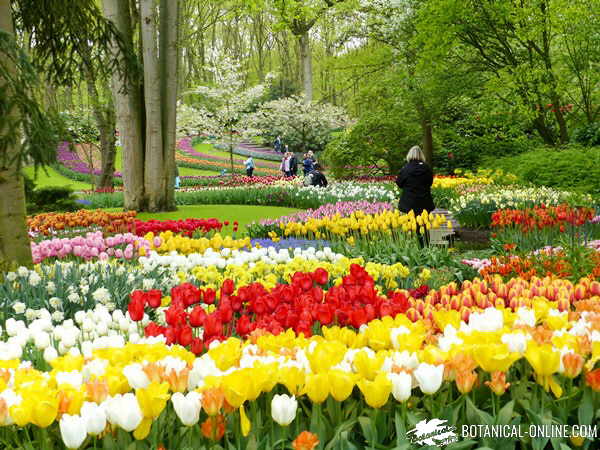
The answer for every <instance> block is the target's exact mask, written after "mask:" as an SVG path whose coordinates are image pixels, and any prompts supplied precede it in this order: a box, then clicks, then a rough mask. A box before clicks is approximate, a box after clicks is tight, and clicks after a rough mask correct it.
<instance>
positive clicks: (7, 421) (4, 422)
mask: <svg viewBox="0 0 600 450" xmlns="http://www.w3.org/2000/svg"><path fill="white" fill-rule="evenodd" d="M0 399H3V400H4V402H5V403H6V411H7V412H9V411H10V407H11V406H13V405H19V404H20V403H21V401H22V398H21V396H20V395H17V394H16V393H15V392H14V391H13V390H12V389H10V388H8V389H5V390H4V391H2V393H0ZM13 423H15V421H14V420H13V418H12V417H11V415H10V413H8V414H6V415H5V416H4V419H1V420H0V426H8V425H12V424H13Z"/></svg>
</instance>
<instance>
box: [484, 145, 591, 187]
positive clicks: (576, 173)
mask: <svg viewBox="0 0 600 450" xmlns="http://www.w3.org/2000/svg"><path fill="white" fill-rule="evenodd" d="M483 166H484V167H489V168H495V169H503V170H506V171H510V172H512V173H514V174H515V175H517V176H518V177H519V178H520V179H521V180H523V181H525V182H529V183H532V184H534V185H537V186H548V187H553V188H557V189H563V190H572V191H576V192H580V193H587V194H592V195H594V196H598V195H600V182H599V181H598V180H600V147H591V148H585V147H581V146H577V145H570V146H568V147H567V148H563V149H557V148H551V147H539V148H537V149H535V150H532V151H528V152H526V153H523V154H521V155H516V156H510V157H504V158H498V159H492V158H489V159H486V160H484V162H483Z"/></svg>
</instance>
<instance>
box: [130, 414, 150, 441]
mask: <svg viewBox="0 0 600 450" xmlns="http://www.w3.org/2000/svg"><path fill="white" fill-rule="evenodd" d="M150 428H152V419H151V418H150V417H144V418H143V419H142V421H141V422H140V424H139V425H138V427H137V428H136V429H135V430H134V432H133V437H134V438H136V439H137V440H138V441H141V440H144V439H146V438H147V437H148V435H149V434H150Z"/></svg>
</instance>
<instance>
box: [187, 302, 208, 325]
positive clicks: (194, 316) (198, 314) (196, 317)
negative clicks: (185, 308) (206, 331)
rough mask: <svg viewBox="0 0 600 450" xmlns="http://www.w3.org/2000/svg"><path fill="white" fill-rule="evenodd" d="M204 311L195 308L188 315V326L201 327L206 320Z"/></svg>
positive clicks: (200, 307)
mask: <svg viewBox="0 0 600 450" xmlns="http://www.w3.org/2000/svg"><path fill="white" fill-rule="evenodd" d="M206 316H207V314H206V311H205V310H204V308H203V307H202V306H196V307H195V308H194V309H192V312H191V313H190V325H191V326H193V327H201V326H202V325H204V319H206Z"/></svg>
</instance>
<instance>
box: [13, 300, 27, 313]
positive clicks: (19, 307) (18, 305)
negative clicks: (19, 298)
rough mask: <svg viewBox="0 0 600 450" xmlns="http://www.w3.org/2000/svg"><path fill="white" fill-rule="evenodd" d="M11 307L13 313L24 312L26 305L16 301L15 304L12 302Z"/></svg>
mask: <svg viewBox="0 0 600 450" xmlns="http://www.w3.org/2000/svg"><path fill="white" fill-rule="evenodd" d="M12 308H13V310H14V312H15V314H23V313H24V312H25V308H26V306H25V303H23V302H17V303H15V304H13V306H12Z"/></svg>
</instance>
